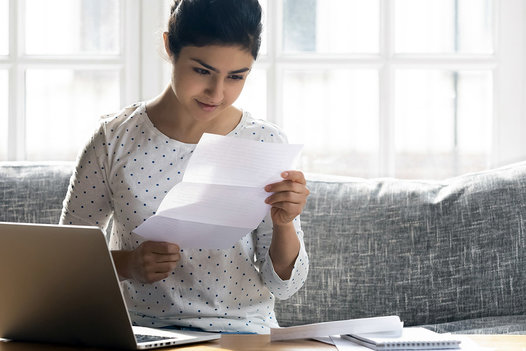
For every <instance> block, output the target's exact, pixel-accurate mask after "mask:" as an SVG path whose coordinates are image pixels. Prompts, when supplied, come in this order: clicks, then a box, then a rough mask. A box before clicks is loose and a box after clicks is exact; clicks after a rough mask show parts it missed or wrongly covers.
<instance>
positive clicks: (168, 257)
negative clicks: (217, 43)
mask: <svg viewBox="0 0 526 351" xmlns="http://www.w3.org/2000/svg"><path fill="white" fill-rule="evenodd" d="M180 259H181V255H180V253H179V246H178V245H176V244H172V243H165V242H156V241H145V242H143V243H142V244H141V245H139V247H137V248H136V249H135V250H133V251H131V252H130V260H129V272H130V276H131V278H132V279H135V280H138V281H140V282H142V283H153V282H156V281H159V280H161V279H165V278H167V277H168V276H169V275H170V273H171V272H173V270H174V269H175V267H176V266H177V262H178V261H179V260H180Z"/></svg>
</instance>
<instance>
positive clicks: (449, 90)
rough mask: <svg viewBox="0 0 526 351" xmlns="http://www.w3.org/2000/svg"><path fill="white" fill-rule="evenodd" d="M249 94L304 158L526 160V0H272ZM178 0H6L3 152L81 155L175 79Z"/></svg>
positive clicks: (415, 173)
mask: <svg viewBox="0 0 526 351" xmlns="http://www.w3.org/2000/svg"><path fill="white" fill-rule="evenodd" d="M260 2H261V4H262V6H263V9H264V16H265V20H264V28H265V30H264V33H263V43H262V48H261V52H260V57H259V58H258V61H257V62H256V64H255V66H254V68H253V70H252V72H251V74H250V76H249V79H248V81H247V83H246V88H245V90H244V92H243V94H242V96H241V97H240V98H239V100H238V101H237V102H236V103H235V105H236V106H238V107H240V108H243V109H245V110H248V111H250V112H251V113H252V114H253V115H254V116H255V117H257V118H262V119H266V120H268V121H271V122H274V123H276V124H278V125H279V126H281V127H282V128H283V129H284V130H285V132H286V134H287V135H288V137H289V142H291V143H302V144H305V149H304V152H303V154H302V158H301V162H300V168H301V169H302V170H303V171H305V172H312V173H329V174H338V175H347V176H355V177H367V178H369V177H398V178H411V179H443V178H447V177H452V176H455V175H459V174H463V173H467V172H473V171H480V170H484V169H488V168H493V167H498V166H501V165H505V164H508V163H512V162H517V161H522V160H526V138H524V136H523V134H524V133H525V132H526V69H525V63H526V0H261V1H260ZM170 5H171V1H169V0H120V1H119V0H46V1H42V0H0V161H6V160H27V161H41V160H46V161H47V160H57V161H67V160H71V161H72V160H74V159H75V158H76V155H77V153H78V151H79V149H80V148H81V147H82V146H83V144H84V143H85V142H86V140H87V138H88V137H89V136H90V134H91V133H92V131H93V129H94V128H95V126H96V123H97V121H98V119H99V117H100V116H101V115H103V114H107V113H111V112H116V111H118V110H119V109H120V108H121V107H123V106H126V105H128V104H131V103H134V102H137V101H143V100H149V99H151V98H152V97H154V96H156V95H157V94H158V93H159V92H160V91H161V90H163V89H164V88H165V87H166V85H167V84H168V82H169V79H170V75H171V67H170V65H169V64H168V63H167V61H166V60H165V58H164V55H163V52H162V51H163V50H161V47H162V41H161V34H162V32H163V31H164V30H165V28H166V23H167V20H168V15H169V8H170Z"/></svg>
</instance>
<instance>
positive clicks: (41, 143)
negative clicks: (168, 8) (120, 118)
mask: <svg viewBox="0 0 526 351" xmlns="http://www.w3.org/2000/svg"><path fill="white" fill-rule="evenodd" d="M130 3H131V2H127V1H118V0H47V1H40V0H21V1H15V0H11V1H7V0H0V8H1V11H0V13H1V14H2V15H1V16H2V17H5V20H4V21H1V24H0V103H2V102H4V103H2V104H1V106H2V108H4V106H8V108H6V109H4V110H0V116H1V117H0V125H1V127H2V128H1V130H2V142H1V143H2V144H1V145H0V150H1V151H0V158H1V159H3V160H5V159H9V160H30V161H35V160H73V159H74V158H75V157H76V154H77V153H78V151H79V150H80V148H81V147H82V146H83V143H85V142H86V140H87V138H88V137H89V135H90V134H91V133H92V132H93V130H94V127H95V123H96V122H97V119H98V117H99V116H100V115H102V114H104V113H108V112H112V111H117V110H118V109H119V108H120V107H121V106H122V105H123V104H124V103H126V102H127V101H130V100H132V99H134V98H135V99H136V98H138V96H137V94H136V93H135V92H134V90H137V88H136V86H135V87H134V86H133V83H131V84H128V83H129V81H128V79H127V72H129V71H130V70H133V69H135V70H137V68H138V67H137V64H136V62H138V58H134V56H137V52H133V50H131V49H130V47H129V43H128V41H123V40H122V39H123V38H124V37H123V33H124V32H127V31H126V29H127V26H128V27H129V28H130V29H131V30H130V33H133V34H135V35H137V34H138V33H139V30H138V29H137V30H136V31H133V26H136V27H137V25H136V24H134V25H130V23H128V22H129V19H131V18H133V12H134V11H137V9H135V8H134V7H133V6H131V5H130ZM7 14H9V17H7ZM134 95H135V96H134Z"/></svg>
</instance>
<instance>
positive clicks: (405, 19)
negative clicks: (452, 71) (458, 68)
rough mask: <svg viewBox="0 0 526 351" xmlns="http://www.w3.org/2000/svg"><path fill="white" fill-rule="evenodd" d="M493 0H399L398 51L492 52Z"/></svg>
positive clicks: (395, 23) (396, 39) (397, 18)
mask: <svg viewBox="0 0 526 351" xmlns="http://www.w3.org/2000/svg"><path fill="white" fill-rule="evenodd" d="M493 9H494V7H493V0H396V2H395V19H394V25H395V51H396V52H398V53H408V52H411V53H455V52H459V53H492V52H493V11H494V10H493Z"/></svg>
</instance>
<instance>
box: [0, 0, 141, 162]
mask: <svg viewBox="0 0 526 351" xmlns="http://www.w3.org/2000/svg"><path fill="white" fill-rule="evenodd" d="M8 2H9V54H8V55H7V56H0V68H2V69H7V71H8V91H9V97H8V115H7V125H8V142H7V160H8V161H24V160H26V159H27V158H26V110H25V95H26V91H25V72H26V70H27V69H29V68H44V69H45V68H50V69H53V68H70V69H79V70H90V69H91V70H93V69H95V70H96V69H101V70H105V69H113V70H117V71H119V74H120V82H119V86H120V95H121V96H120V100H121V101H120V105H124V104H126V103H130V102H132V101H137V100H138V99H139V98H140V81H139V80H138V79H137V72H139V64H140V59H141V58H140V56H139V55H140V50H141V48H140V41H138V40H129V39H128V38H127V37H125V33H126V35H130V34H131V36H132V37H134V36H135V37H140V34H141V27H140V25H137V24H140V23H141V12H140V9H141V7H140V5H141V0H121V1H120V3H119V6H120V11H119V12H120V43H119V44H120V52H119V54H118V55H79V56H76V55H60V56H51V55H49V56H48V55H46V56H37V55H26V54H24V52H23V48H24V16H23V12H24V5H25V1H19V0H9V1H8Z"/></svg>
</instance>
